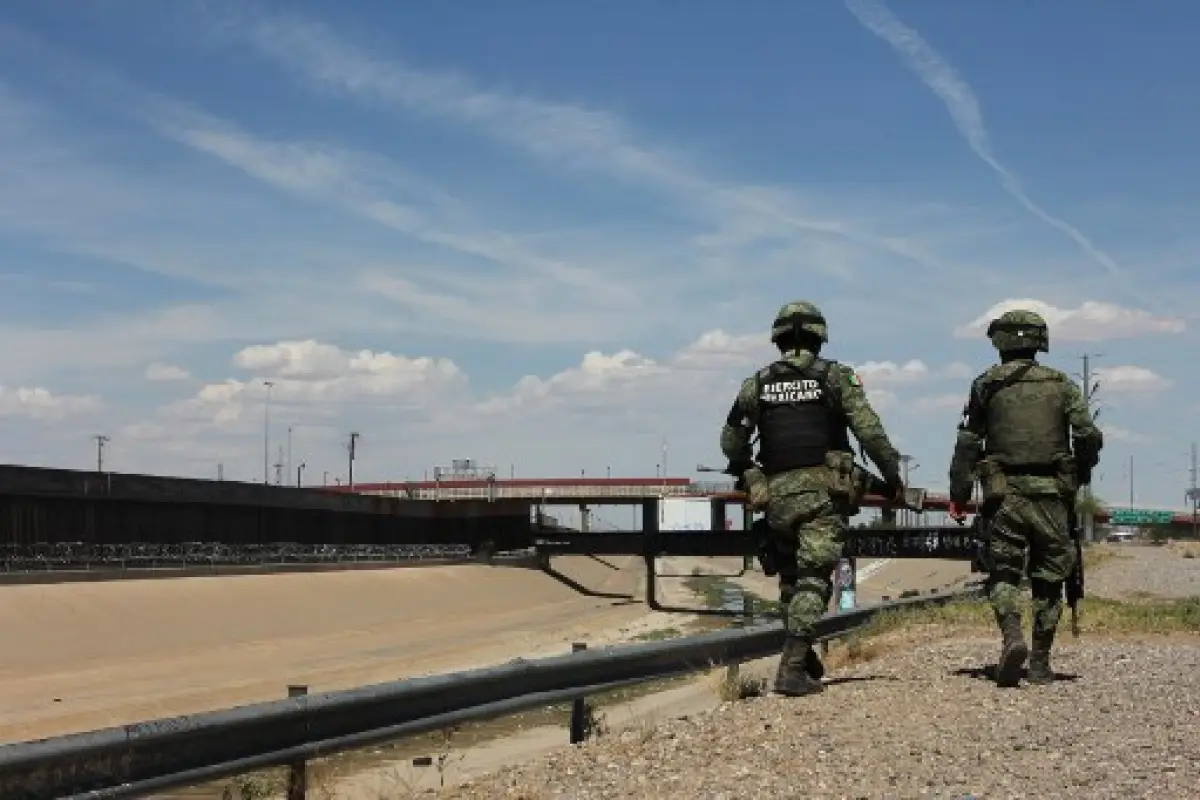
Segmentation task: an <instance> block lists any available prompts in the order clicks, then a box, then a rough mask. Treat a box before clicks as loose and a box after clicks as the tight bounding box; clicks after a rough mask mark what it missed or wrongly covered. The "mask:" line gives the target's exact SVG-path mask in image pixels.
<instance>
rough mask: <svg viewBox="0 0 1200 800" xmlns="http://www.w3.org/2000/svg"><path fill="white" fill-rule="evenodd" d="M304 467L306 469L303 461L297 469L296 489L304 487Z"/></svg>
mask: <svg viewBox="0 0 1200 800" xmlns="http://www.w3.org/2000/svg"><path fill="white" fill-rule="evenodd" d="M304 467H305V464H304V462H303V461H301V462H300V464H299V465H298V466H297V467H296V488H297V489H299V488H301V487H302V486H304Z"/></svg>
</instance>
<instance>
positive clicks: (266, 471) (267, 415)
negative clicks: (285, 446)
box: [263, 381, 275, 484]
mask: <svg viewBox="0 0 1200 800" xmlns="http://www.w3.org/2000/svg"><path fill="white" fill-rule="evenodd" d="M263 386H265V387H267V399H266V401H265V402H264V403H263V483H264V484H270V483H271V389H273V388H274V387H275V381H263Z"/></svg>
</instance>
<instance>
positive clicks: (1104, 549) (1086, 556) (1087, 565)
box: [1083, 544, 1130, 572]
mask: <svg viewBox="0 0 1200 800" xmlns="http://www.w3.org/2000/svg"><path fill="white" fill-rule="evenodd" d="M1117 558H1130V555H1129V554H1128V553H1122V552H1121V551H1120V549H1119V548H1117V547H1113V546H1112V545H1110V544H1091V545H1087V546H1085V547H1084V548H1083V569H1084V571H1085V572H1087V571H1089V570H1092V569H1095V568H1096V567H1098V566H1100V565H1101V564H1103V563H1104V562H1105V561H1112V560H1113V559H1117Z"/></svg>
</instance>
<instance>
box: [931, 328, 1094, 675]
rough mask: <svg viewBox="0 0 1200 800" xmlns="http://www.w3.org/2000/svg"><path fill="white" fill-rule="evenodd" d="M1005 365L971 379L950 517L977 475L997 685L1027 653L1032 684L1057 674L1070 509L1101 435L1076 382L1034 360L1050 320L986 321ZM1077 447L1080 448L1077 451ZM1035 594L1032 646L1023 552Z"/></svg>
mask: <svg viewBox="0 0 1200 800" xmlns="http://www.w3.org/2000/svg"><path fill="white" fill-rule="evenodd" d="M987 334H988V337H989V338H990V339H991V340H992V344H993V345H994V346H995V347H996V349H997V350H998V351H999V352H1000V361H1001V363H1000V364H997V365H995V366H992V367H990V368H988V370H987V371H985V372H984V373H983V374H982V375H980V376H979V377H977V378H976V379H975V380H974V381H973V382H972V384H971V390H970V395H969V396H968V398H967V403H966V406H965V407H964V408H963V415H962V421H961V422H960V424H959V427H958V439H957V442H956V444H955V448H954V457H953V459H952V460H951V464H950V501H951V506H950V514H951V516H953V517H954V518H955V519H956V520H958V521H959V522H961V521H962V520H963V519H964V517H965V512H964V511H963V505H964V504H965V503H967V502H968V501H969V500H970V499H971V493H972V490H973V489H974V483H975V479H976V478H978V480H979V482H980V485H981V487H982V490H983V507H982V511H981V513H982V514H983V516H984V518H985V520H986V521H987V528H986V529H987V531H988V541H987V545H986V555H987V558H986V560H987V562H988V563H987V565H986V566H987V567H988V569H989V577H988V598H989V600H990V601H991V605H992V608H993V610H994V611H995V614H996V622H997V624H998V625H999V627H1000V632H1001V635H1002V638H1003V643H1002V645H1001V651H1000V659H999V663H998V664H997V667H996V682H997V683H998V684H999V685H1001V686H1007V687H1013V686H1017V685H1018V684H1019V683H1020V678H1021V668H1022V667H1023V666H1024V664H1025V660H1026V658H1028V659H1029V672H1028V677H1029V681H1030V682H1031V683H1048V682H1050V681H1052V680H1053V679H1054V673H1053V672H1052V671H1051V669H1050V648H1051V646H1052V645H1053V643H1054V634H1055V630H1056V628H1057V626H1058V620H1059V617H1060V616H1061V614H1062V606H1063V602H1062V595H1063V583H1064V581H1066V579H1067V578H1068V577H1069V576H1070V575H1071V571H1072V569H1073V568H1074V567H1075V559H1076V554H1075V548H1074V545H1073V542H1072V538H1071V530H1070V527H1069V525H1070V521H1069V520H1070V516H1069V512H1070V510H1071V507H1072V504H1074V502H1075V493H1076V491H1078V489H1079V485H1080V478H1081V476H1085V477H1086V476H1090V475H1091V471H1092V469H1093V468H1094V467H1095V466H1096V463H1097V462H1098V460H1099V456H1100V449H1101V448H1102V447H1103V445H1104V439H1103V436H1102V434H1101V433H1100V430H1099V428H1097V427H1096V424H1095V422H1094V421H1093V420H1092V416H1091V413H1090V412H1089V410H1088V407H1087V402H1086V401H1085V400H1084V397H1083V393H1082V392H1081V391H1080V390H1079V387H1078V386H1076V385H1075V383H1074V382H1072V381H1071V379H1070V378H1069V377H1067V375H1066V374H1064V373H1063V372H1060V371H1059V370H1056V369H1053V368H1051V367H1047V366H1044V365H1042V364H1038V363H1037V354H1038V353H1039V352H1042V353H1046V352H1049V350H1050V337H1049V334H1048V332H1047V329H1046V321H1045V320H1044V319H1042V317H1041V316H1040V315H1038V314H1036V313H1034V312H1032V311H1009V312H1006V313H1004V314H1002V315H1001V316H1000V317H999V318H997V319H996V320H994V321H993V322H992V324H991V325H990V326H989V327H988V331H987ZM1072 446H1073V448H1072ZM1026 551H1028V556H1029V559H1028V571H1029V578H1030V584H1031V589H1032V593H1033V636H1032V643H1033V652H1032V654H1030V652H1029V649H1028V648H1027V647H1026V645H1025V642H1024V639H1023V637H1022V633H1021V610H1020V605H1019V598H1020V592H1019V587H1020V583H1021V577H1022V574H1023V573H1024V571H1025V556H1026Z"/></svg>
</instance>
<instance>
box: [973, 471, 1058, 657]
mask: <svg viewBox="0 0 1200 800" xmlns="http://www.w3.org/2000/svg"><path fill="white" fill-rule="evenodd" d="M1067 502H1068V501H1067V500H1064V499H1063V498H1062V497H1061V496H1060V495H1022V494H1009V495H1008V496H1006V497H1005V498H1004V500H1003V502H1002V503H1001V505H1000V507H999V509H997V510H996V512H995V514H994V515H993V516H992V517H991V531H990V541H989V542H988V550H987V553H988V560H989V562H990V564H989V566H990V572H989V575H988V599H989V600H990V601H991V605H992V610H993V611H994V612H995V614H996V619H997V621H999V620H1000V619H1001V618H1002V617H1004V616H1008V615H1010V614H1016V613H1019V612H1020V605H1019V602H1020V586H1021V577H1022V575H1024V574H1025V573H1026V571H1028V574H1029V581H1030V587H1031V589H1032V593H1033V632H1034V635H1035V636H1037V635H1039V634H1052V633H1053V632H1054V630H1055V629H1056V628H1057V627H1058V620H1059V618H1060V617H1061V616H1062V606H1063V601H1062V594H1063V592H1062V589H1063V582H1064V581H1065V580H1066V579H1067V577H1068V576H1070V574H1071V570H1073V569H1074V568H1075V545H1074V542H1072V540H1071V533H1070V529H1069V526H1068V522H1067V513H1068V509H1067ZM1027 558H1028V561H1027V560H1026V559H1027Z"/></svg>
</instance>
